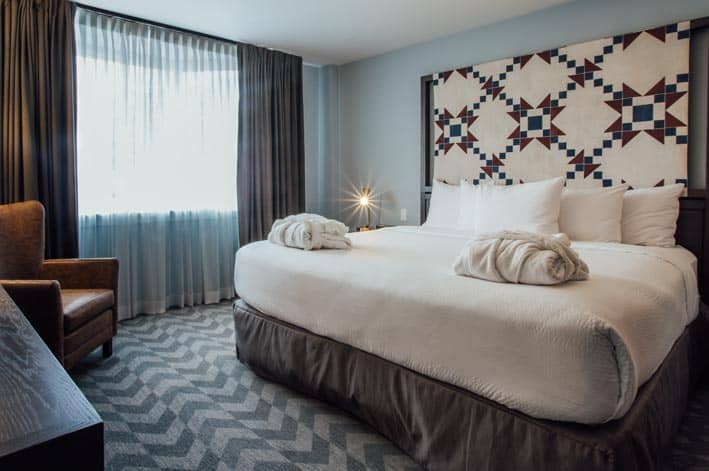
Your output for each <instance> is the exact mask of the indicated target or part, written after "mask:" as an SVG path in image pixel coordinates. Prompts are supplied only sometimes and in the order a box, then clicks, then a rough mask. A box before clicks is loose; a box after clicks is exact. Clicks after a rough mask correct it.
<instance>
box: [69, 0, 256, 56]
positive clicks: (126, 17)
mask: <svg viewBox="0 0 709 471" xmlns="http://www.w3.org/2000/svg"><path fill="white" fill-rule="evenodd" d="M72 3H74V4H75V5H76V6H77V7H79V8H83V9H84V10H90V11H93V12H95V13H99V14H101V15H105V16H113V17H115V18H120V19H123V20H127V21H134V22H136V23H143V24H146V25H149V26H157V27H158V28H163V29H169V30H172V31H175V32H178V33H184V34H191V35H194V36H201V37H203V38H207V39H213V40H215V41H223V42H226V43H229V44H235V45H237V46H239V45H244V46H247V45H249V44H247V43H244V42H240V41H234V40H233V39H226V38H222V37H220V36H215V35H213V34H207V33H200V32H199V31H194V30H191V29H187V28H180V27H179V26H172V25H168V24H165V23H160V22H158V21H153V20H148V19H147V18H138V17H137V16H131V15H126V14H123V13H117V12H115V11H111V10H105V9H103V8H98V7H94V6H91V5H86V4H83V3H79V2H72Z"/></svg>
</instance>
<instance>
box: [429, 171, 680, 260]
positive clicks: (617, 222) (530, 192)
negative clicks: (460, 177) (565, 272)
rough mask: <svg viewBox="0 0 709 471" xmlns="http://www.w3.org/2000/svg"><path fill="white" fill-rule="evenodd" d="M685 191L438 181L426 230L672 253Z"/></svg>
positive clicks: (557, 181) (547, 182) (553, 182)
mask: <svg viewBox="0 0 709 471" xmlns="http://www.w3.org/2000/svg"><path fill="white" fill-rule="evenodd" d="M683 191H684V185H681V184H677V185H669V186H663V187H656V188H643V189H637V190H629V189H628V186H627V185H620V186H614V187H609V188H588V189H574V188H564V179H563V178H553V179H550V180H543V181H538V182H533V183H524V184H519V185H510V186H503V185H494V184H491V183H484V184H480V185H472V184H471V183H468V182H461V184H460V185H449V184H446V183H443V182H439V181H434V183H433V191H432V194H431V204H430V208H429V212H428V219H427V220H426V223H425V224H424V227H427V228H436V229H455V230H462V231H468V232H473V233H478V234H479V233H486V232H497V231H502V230H508V231H526V232H535V233H540V234H555V233H557V232H563V233H565V234H567V235H568V236H569V238H570V239H571V240H575V241H592V242H619V243H624V244H636V245H648V246H657V247H673V246H674V245H675V230H676V227H677V217H678V215H679V197H680V196H681V195H682V193H683Z"/></svg>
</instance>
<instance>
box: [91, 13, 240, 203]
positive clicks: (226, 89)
mask: <svg viewBox="0 0 709 471" xmlns="http://www.w3.org/2000/svg"><path fill="white" fill-rule="evenodd" d="M82 12H83V13H82ZM77 21H78V24H77V55H78V57H77V88H78V97H77V103H78V104H77V107H78V110H77V111H78V113H77V114H78V179H79V184H78V194H79V212H80V213H81V214H112V213H134V212H136V213H145V212H147V213H165V212H169V211H181V210H190V211H198V210H203V209H209V210H232V211H233V210H235V209H236V134H237V122H236V121H237V115H238V113H237V99H238V87H237V75H236V46H234V45H231V44H227V43H223V42H219V41H214V40H211V39H206V38H201V37H196V36H193V35H188V34H182V33H178V32H174V31H171V30H166V29H162V28H156V27H152V26H148V25H143V24H139V23H135V22H129V21H123V20H120V19H115V18H111V17H108V16H105V15H100V14H95V13H91V12H86V11H85V10H81V11H80V13H79V16H78V19H77Z"/></svg>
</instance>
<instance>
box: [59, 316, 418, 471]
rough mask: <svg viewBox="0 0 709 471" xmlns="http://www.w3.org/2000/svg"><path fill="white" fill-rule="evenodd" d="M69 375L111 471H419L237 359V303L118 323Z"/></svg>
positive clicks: (353, 424)
mask: <svg viewBox="0 0 709 471" xmlns="http://www.w3.org/2000/svg"><path fill="white" fill-rule="evenodd" d="M113 342H114V343H113V356H112V357H111V358H109V359H108V360H105V361H104V360H102V359H101V358H100V352H94V353H93V354H92V355H90V356H89V357H87V359H86V360H84V361H83V362H82V363H81V364H80V365H79V366H78V367H77V368H75V369H74V371H72V376H73V378H74V380H75V381H76V382H77V384H78V385H79V387H80V388H81V389H82V391H83V392H84V394H85V395H86V397H87V398H88V399H89V401H91V403H92V404H93V405H94V407H95V408H96V410H97V411H98V413H99V414H100V415H101V417H102V418H103V420H104V423H105V425H104V426H105V463H106V469H107V470H148V469H175V470H193V469H194V470H196V469H199V470H202V469H204V470H234V469H237V470H258V471H267V470H274V471H276V470H277V471H290V470H313V471H320V470H340V469H342V470H352V471H355V470H370V469H371V470H406V471H408V470H418V469H420V468H419V467H417V466H416V464H415V463H414V462H413V461H412V460H411V459H410V458H409V457H407V456H406V455H405V454H403V453H402V452H401V451H400V450H399V449H398V448H397V447H396V446H394V445H393V444H391V443H390V442H389V441H388V440H386V439H385V438H383V437H382V436H381V435H378V434H377V433H376V432H374V431H372V429H371V428H369V427H367V426H366V425H363V424H361V423H360V422H358V421H357V420H356V419H353V418H352V417H351V416H349V415H347V414H345V413H343V412H340V411H339V410H337V409H335V408H333V407H330V406H328V405H327V404H324V403H322V402H320V401H316V400H313V399H310V398H307V397H305V396H302V395H300V394H298V393H295V392H293V391H290V390H289V389H287V388H285V387H283V386H280V385H277V384H274V383H270V382H267V381H264V380H262V379H261V378H259V377H258V376H256V375H254V374H253V373H252V372H251V370H249V369H248V368H247V367H246V366H244V365H242V364H241V363H239V362H238V360H237V359H236V353H235V346H234V321H233V318H232V311H231V304H229V303H223V304H219V305H212V306H201V307H197V308H186V309H180V310H174V311H169V312H168V313H166V314H162V315H158V316H149V317H148V316H144V317H139V318H136V319H132V320H129V321H124V322H121V324H120V326H119V333H118V336H117V337H116V338H115V339H114V340H113Z"/></svg>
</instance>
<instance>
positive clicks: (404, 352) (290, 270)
mask: <svg viewBox="0 0 709 471" xmlns="http://www.w3.org/2000/svg"><path fill="white" fill-rule="evenodd" d="M350 238H351V239H352V244H353V248H352V250H349V251H325V250H323V251H315V252H305V251H301V250H297V249H290V248H286V247H281V246H277V245H274V244H270V243H267V242H257V243H253V244H249V245H247V246H244V247H242V248H241V249H240V250H239V251H238V253H237V257H236V267H235V287H236V290H237V293H238V295H239V296H240V297H241V298H243V299H244V301H246V302H247V303H248V304H250V305H251V306H253V307H255V308H256V309H258V310H259V311H261V312H263V313H266V314H268V315H270V316H273V317H275V318H277V319H280V320H283V321H285V322H288V323H290V324H293V325H295V326H298V327H301V328H303V329H306V330H308V331H310V332H313V333H315V334H318V335H321V336H325V337H329V338H332V339H334V340H336V341H339V342H342V343H345V344H348V345H351V346H353V347H356V348H358V349H361V350H363V351H365V352H368V353H372V354H374V355H377V356H380V357H381V358H384V359H386V360H389V361H392V362H394V363H396V364H399V365H401V366H404V367H406V368H410V369H412V370H414V371H416V372H418V373H421V374H424V375H426V376H429V377H431V378H434V379H437V380H440V381H444V382H447V383H450V384H453V385H456V386H459V387H462V388H464V389H467V390H469V391H471V392H473V393H475V394H478V395H481V396H483V397H486V398H488V399H491V400H493V401H496V402H498V403H500V404H503V405H505V406H507V407H510V408H512V409H516V410H519V411H521V412H523V413H526V414H528V415H531V416H533V417H537V418H543V419H551V420H560V421H569V422H579V423H585V424H597V423H604V422H607V421H610V420H613V419H616V418H619V417H622V416H623V415H624V414H625V412H626V411H627V410H628V409H629V408H630V406H631V405H632V403H633V400H634V399H635V396H636V394H637V391H638V388H639V387H640V385H642V384H643V383H644V382H645V381H647V379H649V378H650V376H651V375H652V374H653V373H654V372H655V370H656V369H657V368H658V366H659V365H660V364H661V363H662V361H663V360H664V358H665V357H666V356H667V354H668V352H669V351H670V349H671V348H672V345H673V344H674V342H675V341H676V340H677V338H678V337H679V336H680V334H681V333H682V332H683V330H684V329H685V327H686V326H687V325H688V324H689V323H690V322H691V321H692V320H693V319H694V318H695V317H696V314H697V312H698V291H697V281H696V259H695V258H694V256H693V255H692V254H691V253H690V252H689V251H687V250H685V249H683V248H681V247H675V248H651V247H638V246H629V245H623V244H599V243H575V244H573V246H574V248H575V249H576V250H577V251H578V252H579V254H580V255H581V257H582V258H583V259H584V260H585V261H586V262H587V263H588V265H589V268H590V271H591V277H590V279H589V280H588V281H583V282H572V283H568V284H565V285H560V286H553V287H542V286H524V285H511V284H501V283H492V282H487V281H483V280H476V279H472V278H465V277H459V276H456V275H455V274H454V273H453V269H452V264H453V261H454V260H455V257H456V255H457V253H458V251H459V250H460V249H461V247H462V246H463V244H464V243H465V241H466V240H467V238H468V237H467V235H466V234H462V233H455V232H436V231H431V230H426V229H423V228H412V227H396V228H389V229H383V230H378V231H372V232H367V233H356V234H351V235H350Z"/></svg>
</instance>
